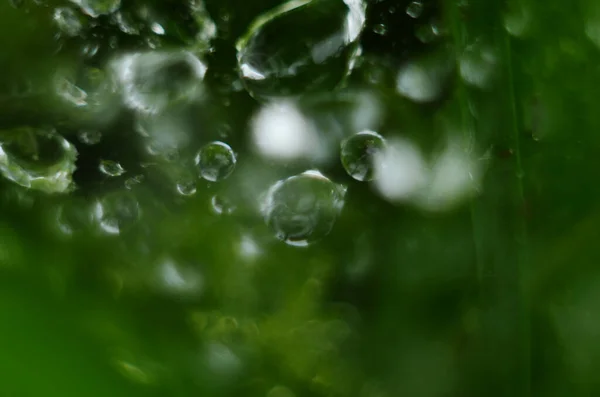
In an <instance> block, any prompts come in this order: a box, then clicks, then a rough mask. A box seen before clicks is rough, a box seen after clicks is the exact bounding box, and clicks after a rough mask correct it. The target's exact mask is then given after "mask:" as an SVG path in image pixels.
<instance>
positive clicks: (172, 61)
mask: <svg viewBox="0 0 600 397" xmlns="http://www.w3.org/2000/svg"><path fill="white" fill-rule="evenodd" d="M112 67H113V71H114V73H115V75H116V77H117V79H118V80H119V83H120V84H121V89H122V92H123V100H124V102H125V104H126V105H127V106H128V107H129V108H131V109H134V110H138V111H141V112H145V113H156V112H158V111H161V110H163V109H165V108H166V107H167V106H169V105H172V104H175V103H181V102H184V103H185V102H191V101H192V100H194V99H196V98H198V97H199V96H200V94H201V93H202V79H203V78H204V74H205V73H206V66H205V65H204V63H202V62H201V61H200V60H199V59H198V58H197V57H196V56H195V55H193V54H192V53H191V52H187V51H150V52H143V53H134V54H130V55H125V56H123V57H121V58H118V59H117V60H115V61H113V63H112Z"/></svg>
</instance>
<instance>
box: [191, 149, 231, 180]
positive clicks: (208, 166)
mask: <svg viewBox="0 0 600 397" xmlns="http://www.w3.org/2000/svg"><path fill="white" fill-rule="evenodd" d="M236 162H237V159H236V156H235V153H234V152H233V150H232V149H231V147H230V146H229V145H228V144H226V143H223V142H219V141H215V142H211V143H208V144H207V145H205V146H203V147H202V149H200V151H199V152H198V154H197V155H196V159H195V163H196V167H197V168H198V173H199V175H200V177H202V178H204V179H206V180H207V181H209V182H218V181H221V180H223V179H225V178H227V177H228V176H229V175H231V173H232V172H233V170H234V169H235V164H236Z"/></svg>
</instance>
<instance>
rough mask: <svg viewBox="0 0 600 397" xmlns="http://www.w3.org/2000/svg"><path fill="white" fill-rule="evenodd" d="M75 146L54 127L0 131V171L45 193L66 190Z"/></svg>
mask: <svg viewBox="0 0 600 397" xmlns="http://www.w3.org/2000/svg"><path fill="white" fill-rule="evenodd" d="M76 158H77V150H76V149H75V146H73V145H72V144H71V143H69V141H67V140H66V139H65V138H63V137H62V136H61V135H59V134H57V133H56V132H55V131H54V130H44V129H37V128H30V127H21V128H15V129H11V130H3V131H0V173H1V174H2V175H3V176H4V177H5V178H7V179H9V180H11V181H13V182H15V183H17V184H18V185H21V186H24V187H27V188H31V189H36V190H41V191H44V192H48V193H60V192H66V191H68V190H70V188H71V187H72V186H71V178H72V175H73V172H74V171H75V159H76Z"/></svg>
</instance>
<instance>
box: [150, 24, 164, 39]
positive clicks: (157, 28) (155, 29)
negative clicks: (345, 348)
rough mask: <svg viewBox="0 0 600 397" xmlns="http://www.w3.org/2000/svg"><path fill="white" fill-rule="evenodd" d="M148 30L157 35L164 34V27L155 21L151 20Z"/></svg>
mask: <svg viewBox="0 0 600 397" xmlns="http://www.w3.org/2000/svg"><path fill="white" fill-rule="evenodd" d="M150 30H151V31H153V32H154V33H156V34H157V35H159V36H162V35H164V34H165V28H163V27H162V25H161V24H159V23H157V22H152V24H150Z"/></svg>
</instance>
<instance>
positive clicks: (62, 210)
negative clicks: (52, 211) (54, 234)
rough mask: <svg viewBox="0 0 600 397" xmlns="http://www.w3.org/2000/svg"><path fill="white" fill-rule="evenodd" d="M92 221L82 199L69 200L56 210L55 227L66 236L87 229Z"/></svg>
mask: <svg viewBox="0 0 600 397" xmlns="http://www.w3.org/2000/svg"><path fill="white" fill-rule="evenodd" d="M91 222H92V215H91V212H90V208H89V205H88V203H87V202H85V201H84V200H79V199H75V200H69V201H67V202H65V203H63V204H62V205H60V206H59V207H58V208H57V210H56V228H57V229H58V231H59V232H61V233H62V234H63V235H65V236H67V237H72V236H73V235H74V234H76V233H78V232H81V231H83V230H85V229H87V228H88V227H89V226H90V224H91Z"/></svg>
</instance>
